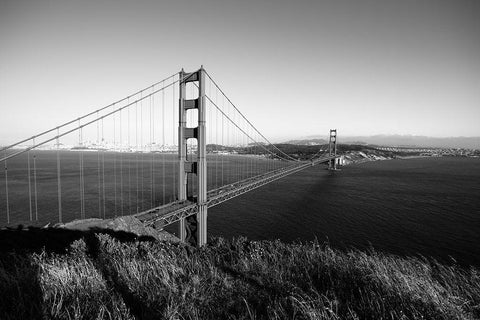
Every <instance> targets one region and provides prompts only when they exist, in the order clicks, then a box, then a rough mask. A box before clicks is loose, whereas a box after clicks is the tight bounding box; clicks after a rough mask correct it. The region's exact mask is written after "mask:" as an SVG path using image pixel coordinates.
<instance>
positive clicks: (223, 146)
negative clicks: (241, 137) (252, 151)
mask: <svg viewBox="0 0 480 320" xmlns="http://www.w3.org/2000/svg"><path fill="white" fill-rule="evenodd" d="M224 105H225V98H224V96H223V95H222V109H225V107H224ZM224 120H225V117H224V116H223V115H222V187H223V186H224V184H223V157H224V152H223V151H224V150H225V143H224V141H223V139H224V130H225V121H224Z"/></svg>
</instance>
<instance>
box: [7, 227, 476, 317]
mask: <svg viewBox="0 0 480 320" xmlns="http://www.w3.org/2000/svg"><path fill="white" fill-rule="evenodd" d="M75 235H76V236H78V234H75ZM118 238H119V237H118V236H117V235H116V234H112V235H107V234H88V235H87V236H86V237H85V238H84V239H83V238H81V239H79V240H75V241H73V242H72V243H71V245H70V246H69V247H68V248H67V249H66V250H65V251H62V250H58V248H56V249H55V250H51V248H50V247H48V246H47V247H46V249H44V250H40V251H38V250H33V253H31V252H32V250H27V251H25V252H19V251H17V252H16V253H8V252H5V251H4V252H2V253H1V254H0V292H1V296H0V299H1V300H0V301H1V302H0V318H1V319H35V318H48V319H478V318H480V273H479V272H478V270H476V269H471V270H464V269H461V268H459V267H456V266H445V265H441V264H438V263H436V262H432V261H427V260H419V259H416V258H410V259H404V258H399V257H395V256H389V255H383V254H380V253H374V252H369V253H366V252H360V251H350V252H341V251H336V250H333V249H331V248H329V247H328V246H326V245H319V244H318V243H305V244H301V243H298V244H285V243H282V242H280V241H262V242H249V241H246V240H245V239H243V238H241V239H237V240H234V241H232V242H229V241H226V240H223V239H214V240H213V241H211V243H210V244H209V245H208V246H207V247H205V248H203V249H195V248H191V247H186V246H184V245H182V244H173V243H169V242H159V241H152V240H151V239H148V240H147V241H139V240H138V239H135V238H132V237H122V239H121V240H119V239H118ZM35 251H36V252H35Z"/></svg>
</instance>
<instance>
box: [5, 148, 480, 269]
mask: <svg viewBox="0 0 480 320" xmlns="http://www.w3.org/2000/svg"><path fill="white" fill-rule="evenodd" d="M35 155H36V165H37V167H36V174H37V188H38V213H39V222H38V224H43V223H45V222H47V221H53V222H56V221H58V198H57V192H58V190H57V185H56V181H57V176H56V152H48V151H36V152H35ZM60 155H61V181H62V208H63V211H64V212H63V219H64V221H68V220H72V219H75V218H81V217H82V216H81V211H80V209H81V205H80V201H79V199H80V198H79V192H80V175H79V157H80V154H79V153H75V152H61V154H60ZM83 156H84V164H85V178H84V179H85V186H86V190H85V198H86V202H85V203H86V207H85V217H103V216H104V215H105V216H106V217H111V216H113V215H114V214H115V212H116V213H117V215H121V214H129V213H135V212H136V211H137V210H140V211H141V210H143V209H148V208H150V207H151V205H152V204H154V205H159V204H160V203H162V202H163V201H165V202H169V201H170V200H172V199H173V198H175V185H174V184H175V183H178V182H177V181H176V174H174V173H175V171H176V170H178V168H177V166H176V161H177V160H176V156H175V155H164V154H157V155H154V156H153V158H152V156H151V155H147V154H145V155H143V154H115V153H104V154H103V153H97V152H93V153H87V152H85V153H84V154H83ZM102 157H105V160H103V158H102ZM208 160H209V176H208V181H209V183H208V184H209V188H215V187H217V186H220V185H222V184H225V183H229V182H230V181H232V182H233V181H235V180H238V179H239V178H242V177H246V176H248V175H252V174H255V173H256V172H260V171H261V170H262V168H263V167H262V166H264V165H266V163H265V162H262V161H261V160H258V159H256V160H255V159H254V161H252V158H251V157H250V159H248V158H245V157H240V156H223V157H217V156H212V157H209V159H208ZM30 164H31V170H33V169H32V168H33V159H32V158H31V159H30ZM164 164H165V165H164ZM27 165H28V158H27V155H25V156H24V157H19V158H18V159H16V160H15V161H9V163H8V167H9V169H8V172H9V180H8V181H9V200H10V204H9V207H10V218H11V220H12V221H13V222H17V223H19V222H22V223H25V224H35V223H32V222H30V221H29V203H32V205H33V204H34V202H33V200H32V202H29V197H28V194H29V193H28V175H27V174H28V171H27V170H26V168H27ZM277 165H278V164H277ZM222 167H224V174H223V177H222V175H221V174H219V173H217V174H215V173H214V171H215V170H218V171H216V172H219V171H220V170H219V169H220V168H222ZM239 168H240V169H241V170H239ZM103 172H105V180H104V179H103ZM137 172H138V174H137ZM151 172H153V173H154V175H153V176H154V178H153V179H151V176H152V175H151ZM30 178H31V183H32V189H33V172H32V171H31V176H30ZM222 180H223V181H222ZM120 181H122V182H123V185H121V184H120ZM4 185H5V180H4V176H1V177H0V219H1V220H2V221H1V223H2V224H5V223H6V210H5V208H6V206H5V201H6V199H5V190H4ZM137 185H138V187H137ZM163 185H165V187H166V189H165V192H163V190H164V189H163ZM103 186H105V196H104V195H103ZM115 186H116V187H115ZM121 204H123V209H122V206H121ZM33 218H35V208H34V206H33ZM208 219H209V220H208V223H209V225H208V231H209V235H213V236H224V237H227V238H230V237H234V236H246V237H248V238H249V239H252V240H261V239H281V240H283V241H288V242H291V241H295V240H313V239H315V238H317V239H318V240H320V241H328V242H329V243H330V244H331V245H332V246H334V247H338V248H351V247H356V248H360V249H365V248H369V247H370V246H371V247H373V248H374V249H375V250H378V251H382V252H389V253H394V254H399V255H404V256H405V255H417V254H422V255H425V256H432V257H434V258H436V259H438V260H441V261H444V262H449V261H452V258H453V259H455V260H456V261H457V262H458V263H460V264H462V265H476V266H479V267H480V159H474V158H420V159H409V160H390V161H379V162H368V163H363V164H357V165H350V166H347V167H344V168H343V169H342V171H338V172H330V171H327V170H324V167H323V166H316V167H311V168H308V169H306V170H304V171H301V172H299V173H296V174H294V175H291V176H288V177H285V178H283V179H281V180H277V181H276V182H273V183H271V184H269V185H266V186H263V187H261V188H259V189H257V190H255V191H253V192H249V193H247V194H245V195H242V196H240V197H237V198H234V199H231V200H229V201H228V202H226V203H223V204H221V205H218V206H216V207H214V208H211V209H209V218H208ZM169 230H175V228H174V227H170V228H169Z"/></svg>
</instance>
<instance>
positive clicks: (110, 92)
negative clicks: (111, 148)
mask: <svg viewBox="0 0 480 320" xmlns="http://www.w3.org/2000/svg"><path fill="white" fill-rule="evenodd" d="M0 49H1V50H0V112H1V117H0V142H2V141H7V140H8V141H9V142H12V141H15V140H16V139H21V138H24V137H28V136H31V135H33V134H35V133H37V132H39V131H42V130H45V129H49V128H51V127H54V126H56V125H58V124H60V123H62V122H65V121H68V120H71V119H73V118H76V117H78V116H80V115H83V114H85V113H87V112H89V111H93V110H95V109H97V108H100V107H102V106H104V105H107V104H109V103H110V102H113V101H115V100H117V99H119V98H123V97H124V96H126V95H128V94H130V93H132V92H134V91H136V90H138V89H141V88H143V87H146V86H148V85H150V84H152V83H154V82H156V81H158V80H161V79H163V78H165V77H167V76H169V75H171V74H173V73H175V72H178V71H180V69H181V68H185V70H195V69H197V68H199V67H200V65H203V66H204V67H205V69H206V70H207V71H208V72H209V73H210V74H211V75H212V76H213V77H214V79H215V80H216V81H217V82H218V83H219V84H220V85H221V86H222V88H223V90H224V91H225V92H226V93H227V95H228V96H229V97H230V98H231V100H232V101H233V102H234V103H235V104H236V105H237V106H238V107H239V109H240V110H241V111H242V112H243V113H244V114H245V115H246V116H247V118H248V119H249V120H250V121H251V122H252V123H253V124H254V125H256V127H257V128H258V129H259V130H260V131H261V132H262V133H264V135H265V136H267V137H268V138H269V139H271V140H272V141H282V140H285V139H293V138H299V137H305V136H312V135H317V136H322V135H324V136H327V135H328V130H329V129H330V128H336V129H338V134H339V136H341V135H342V134H343V135H348V136H355V135H362V136H365V135H375V134H411V135H425V136H433V137H446V136H480V125H479V123H480V1H478V0H401V1H400V0H398V1H392V0H327V1H322V0H295V1H283V0H277V1H273V0H242V1H232V0H195V1H184V0H175V1H160V0H157V1H153V0H137V1H125V0H115V1H113V0H111V1H109V0H81V1H80V0H78V1H73V0H0Z"/></svg>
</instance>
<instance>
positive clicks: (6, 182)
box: [3, 149, 10, 223]
mask: <svg viewBox="0 0 480 320" xmlns="http://www.w3.org/2000/svg"><path fill="white" fill-rule="evenodd" d="M6 156H7V149H5V157H6ZM3 165H4V167H5V197H6V203H7V223H10V204H9V203H8V166H7V160H5V162H4V163H3Z"/></svg>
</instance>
